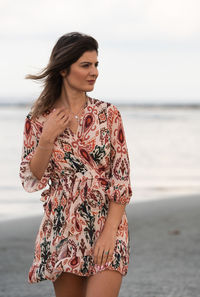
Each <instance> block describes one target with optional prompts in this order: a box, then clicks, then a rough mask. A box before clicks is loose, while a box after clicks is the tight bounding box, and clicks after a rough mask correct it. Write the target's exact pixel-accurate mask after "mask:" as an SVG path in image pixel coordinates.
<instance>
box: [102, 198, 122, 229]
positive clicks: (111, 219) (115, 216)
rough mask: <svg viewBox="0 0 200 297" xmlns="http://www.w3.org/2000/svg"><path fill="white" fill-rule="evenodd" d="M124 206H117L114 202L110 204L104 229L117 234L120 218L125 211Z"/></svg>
mask: <svg viewBox="0 0 200 297" xmlns="http://www.w3.org/2000/svg"><path fill="white" fill-rule="evenodd" d="M125 207H126V204H119V203H116V202H112V201H111V202H110V206H109V209H108V216H107V218H106V222H105V224H104V229H108V230H113V231H115V232H117V229H118V226H119V224H120V222H121V219H122V216H123V214H124V211H125Z"/></svg>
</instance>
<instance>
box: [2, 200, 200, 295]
mask: <svg viewBox="0 0 200 297" xmlns="http://www.w3.org/2000/svg"><path fill="white" fill-rule="evenodd" d="M126 211H127V215H128V221H129V231H130V236H131V259H130V265H129V271H128V274H127V276H125V277H124V278H123V283H122V287H121V290H120V295H119V297H164V296H166V297H199V296H200V282H199V279H200V196H197V195H195V196H185V197H180V198H173V197H171V198H169V199H165V200H157V201H149V202H141V203H135V204H129V205H128V206H127V208H126ZM40 220H41V217H31V218H29V219H18V220H12V221H8V222H1V223H0V238H1V241H0V258H1V265H0V296H2V297H28V296H29V297H40V296H41V297H42V296H49V297H50V296H54V292H53V286H52V284H51V282H49V281H43V282H41V283H39V284H34V285H30V284H29V283H28V282H27V274H28V270H29V267H30V265H31V263H32V257H33V248H34V241H35V236H36V233H37V230H38V227H39V224H40Z"/></svg>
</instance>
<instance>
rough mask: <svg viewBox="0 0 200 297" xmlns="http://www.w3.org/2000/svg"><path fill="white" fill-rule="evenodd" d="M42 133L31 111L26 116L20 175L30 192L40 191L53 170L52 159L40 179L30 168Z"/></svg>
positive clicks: (24, 185)
mask: <svg viewBox="0 0 200 297" xmlns="http://www.w3.org/2000/svg"><path fill="white" fill-rule="evenodd" d="M40 134H41V126H40V125H39V124H36V123H35V122H34V121H32V120H31V114H30V113H29V114H28V115H27V116H26V119H25V125H24V132H23V145H22V155H21V163H20V172H19V176H20V179H21V183H22V186H23V188H24V189H25V191H27V192H30V193H31V192H36V191H39V190H41V189H43V188H44V187H46V185H47V183H48V181H49V178H50V175H51V172H52V165H51V159H50V161H49V164H48V166H47V168H46V170H45V172H44V174H43V176H42V178H41V179H40V180H39V179H37V178H36V177H35V176H34V175H33V173H32V172H31V170H30V161H31V159H32V157H33V155H34V152H35V149H36V147H37V145H38V143H39V138H40Z"/></svg>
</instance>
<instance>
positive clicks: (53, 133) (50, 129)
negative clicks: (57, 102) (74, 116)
mask: <svg viewBox="0 0 200 297" xmlns="http://www.w3.org/2000/svg"><path fill="white" fill-rule="evenodd" d="M70 119H71V117H70V113H69V109H67V108H64V107H59V108H56V109H54V110H53V111H52V112H51V113H50V115H49V116H48V118H47V120H46V121H45V123H44V126H43V130H42V135H41V138H42V139H44V140H46V141H47V142H49V143H54V141H55V139H56V137H57V136H58V135H60V134H61V133H62V132H63V131H64V130H65V129H66V127H67V124H68V123H69V121H70Z"/></svg>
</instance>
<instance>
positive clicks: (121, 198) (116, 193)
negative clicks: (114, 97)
mask: <svg viewBox="0 0 200 297" xmlns="http://www.w3.org/2000/svg"><path fill="white" fill-rule="evenodd" d="M108 128H109V131H110V145H111V153H110V165H111V166H110V167H111V169H110V187H109V189H108V197H109V199H110V200H111V201H114V202H117V203H120V204H128V203H129V201H130V198H131V196H132V189H131V183H130V161H129V155H128V148H127V144H126V138H125V133H124V127H123V122H122V117H121V114H120V112H119V110H118V109H117V107H116V106H114V105H112V104H111V105H110V106H109V108H108Z"/></svg>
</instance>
